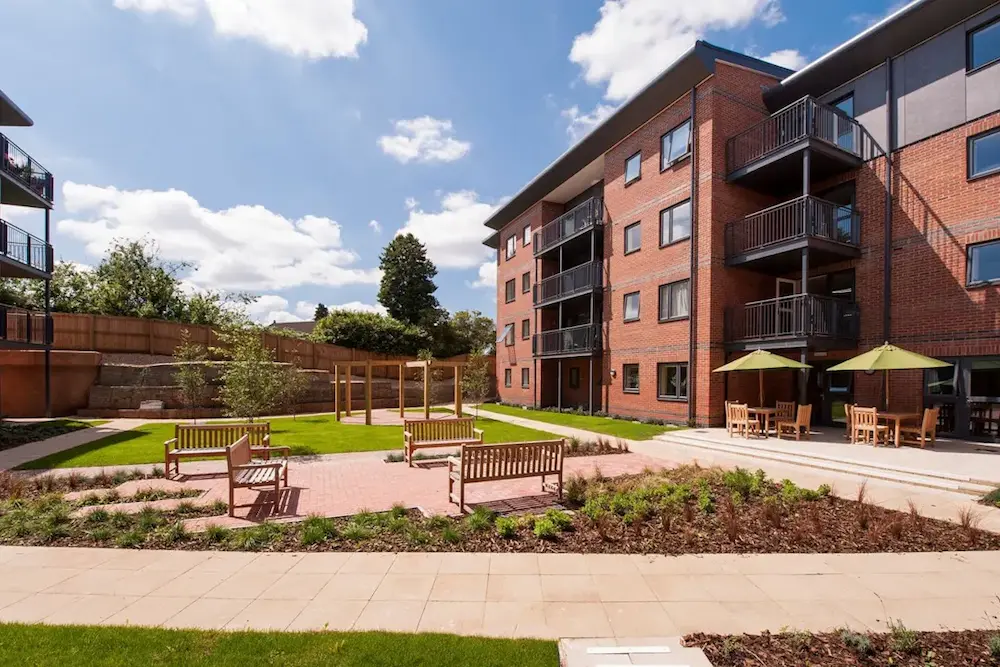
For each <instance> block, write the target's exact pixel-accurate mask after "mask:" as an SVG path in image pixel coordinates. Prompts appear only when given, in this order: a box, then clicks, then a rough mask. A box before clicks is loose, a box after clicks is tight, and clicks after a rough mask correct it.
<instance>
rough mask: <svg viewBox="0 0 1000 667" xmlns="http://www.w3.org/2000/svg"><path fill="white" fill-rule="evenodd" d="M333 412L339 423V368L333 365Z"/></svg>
mask: <svg viewBox="0 0 1000 667" xmlns="http://www.w3.org/2000/svg"><path fill="white" fill-rule="evenodd" d="M333 410H334V412H335V413H336V415H337V421H340V366H338V365H337V364H334V365H333Z"/></svg>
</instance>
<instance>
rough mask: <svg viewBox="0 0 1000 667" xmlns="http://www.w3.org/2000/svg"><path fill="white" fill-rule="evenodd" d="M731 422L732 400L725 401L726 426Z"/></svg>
mask: <svg viewBox="0 0 1000 667" xmlns="http://www.w3.org/2000/svg"><path fill="white" fill-rule="evenodd" d="M732 423H733V402H732V401H726V428H729V426H730V425H731V424H732Z"/></svg>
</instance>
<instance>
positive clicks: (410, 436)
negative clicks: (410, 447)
mask: <svg viewBox="0 0 1000 667" xmlns="http://www.w3.org/2000/svg"><path fill="white" fill-rule="evenodd" d="M403 437H404V438H405V439H407V440H413V434H412V433H410V432H409V431H403Z"/></svg>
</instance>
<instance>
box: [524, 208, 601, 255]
mask: <svg viewBox="0 0 1000 667" xmlns="http://www.w3.org/2000/svg"><path fill="white" fill-rule="evenodd" d="M603 222H604V200H603V199H601V198H600V197H591V198H590V199H588V200H587V201H585V202H583V203H582V204H580V205H579V206H576V207H575V208H573V209H572V210H570V211H567V212H566V213H563V214H562V215H561V216H559V217H558V218H556V219H555V220H553V221H552V222H550V223H548V224H547V225H545V226H544V227H542V228H541V229H539V230H538V231H537V232H535V238H534V243H533V245H534V248H535V250H534V253H535V255H536V256H537V255H540V254H542V253H543V252H545V251H546V250H550V249H551V248H553V247H555V246H557V245H559V244H560V243H561V242H562V241H563V240H565V239H568V238H569V237H571V236H574V235H575V234H578V233H579V232H582V231H584V230H586V229H590V228H591V227H594V226H595V225H600V224H602V223H603Z"/></svg>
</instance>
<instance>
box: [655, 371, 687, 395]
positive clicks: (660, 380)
mask: <svg viewBox="0 0 1000 667" xmlns="http://www.w3.org/2000/svg"><path fill="white" fill-rule="evenodd" d="M656 397H657V398H660V399H663V400H665V401H686V400H687V397H688V365H687V364H656Z"/></svg>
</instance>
